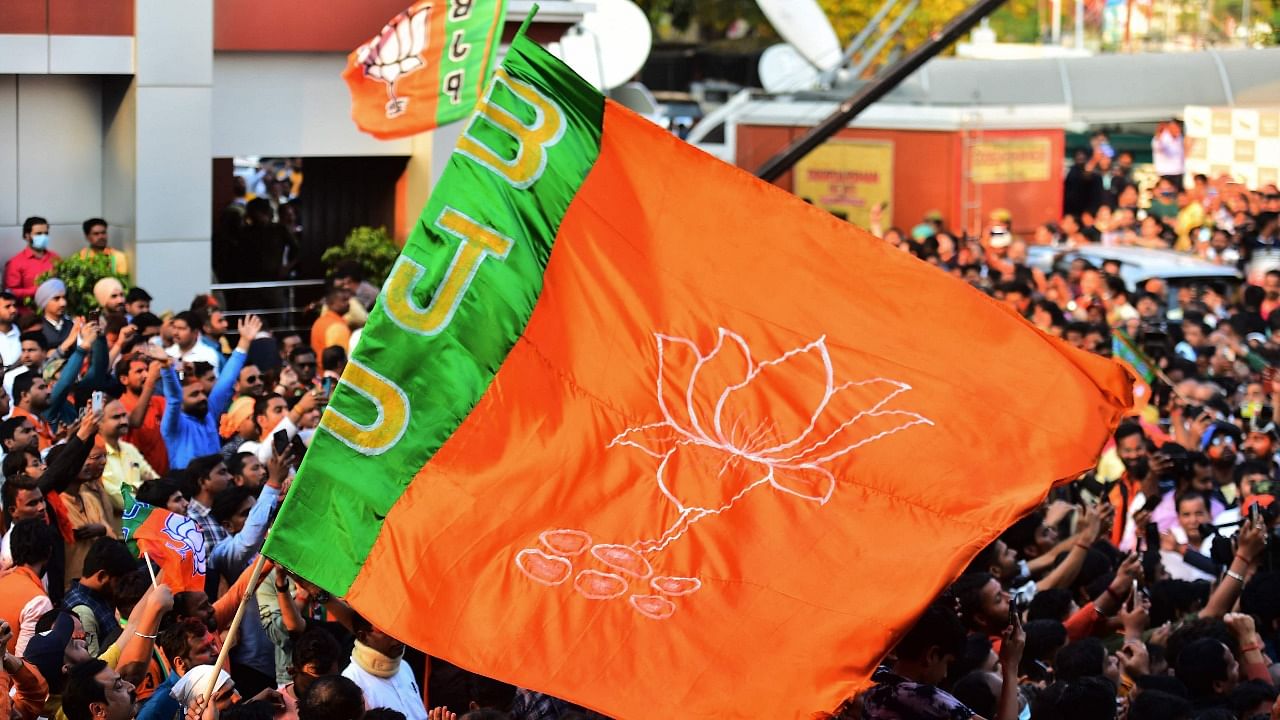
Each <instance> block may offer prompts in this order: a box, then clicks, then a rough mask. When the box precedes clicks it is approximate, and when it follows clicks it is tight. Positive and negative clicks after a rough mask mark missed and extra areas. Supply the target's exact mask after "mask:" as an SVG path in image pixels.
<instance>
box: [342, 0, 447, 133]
mask: <svg viewBox="0 0 1280 720" xmlns="http://www.w3.org/2000/svg"><path fill="white" fill-rule="evenodd" d="M430 16H431V6H430V5H426V6H423V7H420V8H416V9H414V8H410V9H409V10H407V11H405V12H402V13H400V14H399V15H396V16H395V17H394V18H392V19H391V21H390V22H388V23H387V24H386V25H385V26H384V27H383V28H382V32H380V33H378V36H377V37H375V38H373V39H372V40H370V41H369V42H367V43H365V44H364V45H361V46H360V47H359V48H357V49H356V62H358V63H359V64H360V66H361V69H362V71H363V72H364V75H365V77H368V78H373V79H374V80H381V81H382V82H384V83H386V86H387V98H388V102H387V117H394V116H396V115H398V114H400V113H403V112H404V109H405V105H406V104H407V102H408V101H407V100H406V99H405V98H397V97H396V93H395V83H396V80H398V79H399V78H400V77H401V76H404V75H408V74H409V73H411V72H413V71H415V70H420V69H422V68H423V67H426V61H425V60H423V57H422V52H423V51H424V50H425V49H426V47H427V20H428V19H429V18H430Z"/></svg>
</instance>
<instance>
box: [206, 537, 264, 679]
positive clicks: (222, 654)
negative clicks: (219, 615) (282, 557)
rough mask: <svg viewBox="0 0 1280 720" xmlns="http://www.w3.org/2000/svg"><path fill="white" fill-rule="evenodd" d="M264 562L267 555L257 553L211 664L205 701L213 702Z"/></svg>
mask: <svg viewBox="0 0 1280 720" xmlns="http://www.w3.org/2000/svg"><path fill="white" fill-rule="evenodd" d="M266 564H267V556H266V555H263V554H262V553H258V559H257V561H256V562H254V563H253V574H252V575H250V576H249V585H248V587H246V588H245V589H244V595H241V596H240V605H239V606H238V607H236V615H235V617H233V618H232V619H231V627H230V628H228V629H227V636H226V637H227V639H226V642H224V643H222V650H220V651H219V652H218V661H217V662H216V663H214V665H213V674H212V675H210V676H209V685H208V687H206V688H205V692H204V700H205V702H206V703H212V702H213V691H214V690H217V689H218V676H219V675H221V674H222V668H223V667H224V666H225V665H226V664H227V656H228V655H229V654H230V653H231V645H232V643H234V642H235V638H236V633H237V632H239V631H240V621H241V620H243V619H244V608H245V605H247V604H248V603H249V596H250V595H253V593H254V592H256V591H257V588H258V579H259V578H261V577H262V568H263V566H265V565H266Z"/></svg>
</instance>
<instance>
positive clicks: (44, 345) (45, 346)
mask: <svg viewBox="0 0 1280 720" xmlns="http://www.w3.org/2000/svg"><path fill="white" fill-rule="evenodd" d="M18 342H19V343H24V342H33V343H35V344H36V345H39V346H40V349H41V350H44V351H45V352H48V351H49V341H48V340H47V339H46V338H45V336H44V333H42V332H40V331H38V330H33V331H30V332H24V333H22V334H21V335H19V336H18Z"/></svg>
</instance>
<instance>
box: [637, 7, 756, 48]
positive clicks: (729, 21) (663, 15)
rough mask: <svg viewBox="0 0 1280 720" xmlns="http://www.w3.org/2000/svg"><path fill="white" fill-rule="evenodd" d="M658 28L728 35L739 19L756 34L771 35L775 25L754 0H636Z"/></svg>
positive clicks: (706, 35)
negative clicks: (771, 26) (770, 23)
mask: <svg viewBox="0 0 1280 720" xmlns="http://www.w3.org/2000/svg"><path fill="white" fill-rule="evenodd" d="M636 4H637V5H639V6H640V7H641V9H643V10H644V11H645V13H646V14H648V16H649V21H650V22H651V23H653V26H654V27H655V28H662V27H664V26H665V27H670V28H672V29H674V30H676V31H679V32H681V33H685V32H689V31H691V30H692V31H695V32H696V33H697V35H698V36H699V38H698V39H700V40H718V39H721V38H723V37H725V35H726V33H727V32H728V30H729V27H730V26H731V25H733V24H734V23H735V22H737V21H738V20H742V21H744V22H746V23H747V25H748V27H749V28H750V33H751V34H753V35H761V34H763V35H772V34H773V31H772V28H770V27H769V21H768V20H766V19H765V17H764V14H763V13H761V12H760V8H759V6H757V5H756V3H755V0H636Z"/></svg>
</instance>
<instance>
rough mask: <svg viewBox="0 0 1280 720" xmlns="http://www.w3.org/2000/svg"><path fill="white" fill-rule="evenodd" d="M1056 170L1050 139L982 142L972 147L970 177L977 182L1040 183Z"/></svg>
mask: <svg viewBox="0 0 1280 720" xmlns="http://www.w3.org/2000/svg"><path fill="white" fill-rule="evenodd" d="M1052 170H1053V142H1052V141H1051V140H1050V139H1049V138H1010V139H1007V140H982V141H979V142H977V143H975V144H974V145H972V146H971V147H970V148H969V178H970V180H971V181H972V182H975V183H982V184H985V183H1013V182H1039V181H1043V180H1048V179H1049V177H1050V174H1051V173H1052Z"/></svg>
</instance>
